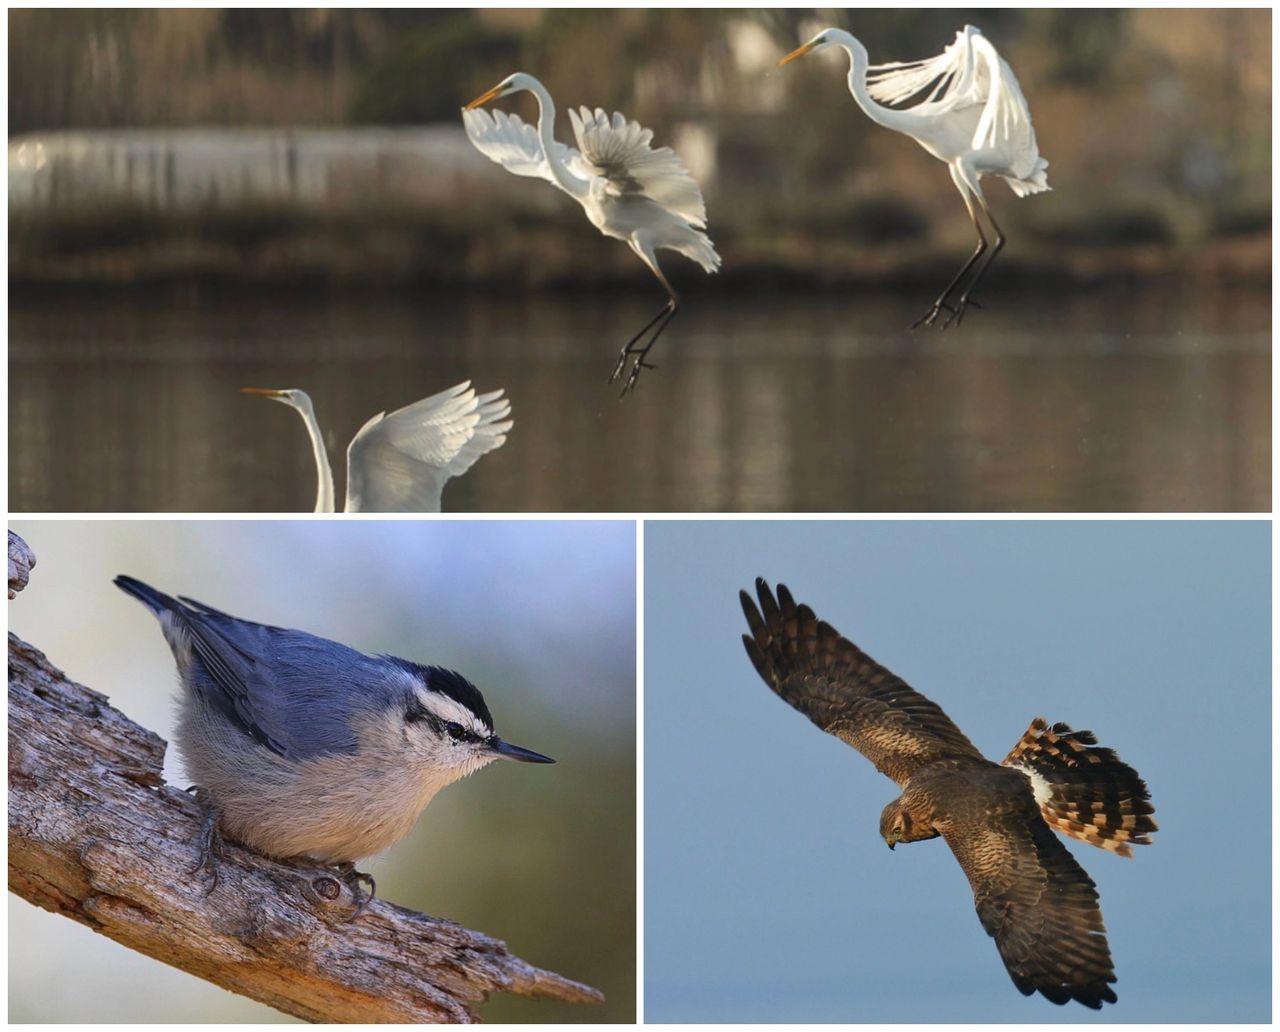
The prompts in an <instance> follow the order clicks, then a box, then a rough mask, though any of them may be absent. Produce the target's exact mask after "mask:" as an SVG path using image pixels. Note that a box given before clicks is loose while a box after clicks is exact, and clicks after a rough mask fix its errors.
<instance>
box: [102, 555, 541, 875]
mask: <svg viewBox="0 0 1280 1032" xmlns="http://www.w3.org/2000/svg"><path fill="white" fill-rule="evenodd" d="M115 584H116V586H117V587H119V588H120V589H121V590H123V591H126V592H128V593H129V594H130V595H133V596H134V597H135V598H137V599H139V600H140V601H141V602H142V603H143V604H144V605H145V606H146V607H147V608H148V609H150V610H151V611H152V612H153V613H154V614H155V615H156V617H157V618H158V619H159V621H160V627H161V630H162V631H163V632H164V636H165V640H166V641H168V643H169V648H170V649H172V650H173V655H174V659H175V660H176V661H177V665H178V673H179V675H180V676H181V678H182V685H183V689H184V690H183V692H182V697H181V707H180V716H179V721H178V729H177V735H176V738H177V743H178V747H179V749H180V750H181V752H182V756H183V759H184V761H185V763H186V767H187V771H188V773H189V775H190V776H191V777H192V778H193V779H194V780H195V782H196V784H197V785H198V786H199V788H200V789H201V790H202V791H203V795H204V797H205V798H206V799H207V800H208V801H209V802H210V803H211V804H212V807H213V811H214V813H215V814H216V820H217V822H218V825H220V827H221V829H222V830H223V831H224V832H225V833H226V834H227V835H228V836H229V837H231V838H232V839H234V840H235V841H237V842H241V843H243V844H244V845H247V846H249V847H251V848H253V849H255V850H257V851H259V852H261V853H264V854H266V855H267V856H271V857H277V858H281V859H286V858H292V857H310V858H313V859H315V860H319V861H321V862H323V863H327V864H334V865H338V866H340V867H342V868H345V869H346V873H347V874H350V873H351V871H352V870H353V862H354V861H356V860H358V859H361V858H363V857H368V856H372V855H373V854H375V853H379V852H381V851H383V850H384V849H387V848H388V847H390V846H391V845H393V844H394V843H396V842H398V841H399V840H400V839H401V838H403V837H404V836H405V835H406V834H407V833H408V832H409V830H410V829H411V828H412V827H413V825H414V823H415V822H416V821H417V819H418V815H419V814H420V813H421V812H422V810H423V809H424V808H425V807H426V805H427V804H428V803H429V802H431V799H432V797H433V796H435V794H436V793H437V792H438V791H440V789H442V788H444V787H445V786H446V785H449V784H452V783H453V782H455V781H457V780H459V779H460V778H463V777H465V776H466V775H468V774H470V773H471V772H472V771H475V770H479V769H480V768H481V767H484V766H485V765H487V764H489V763H491V762H492V761H494V760H497V759H509V760H521V761H524V762H526V763H554V762H555V761H554V760H552V759H549V758H548V757H546V756H542V755H540V754H539V753H536V752H530V751H529V750H528V749H521V748H520V747H519V746H516V745H510V744H508V743H507V742H504V741H503V740H502V739H501V738H499V737H498V736H497V735H496V734H494V732H493V718H492V717H491V716H490V715H489V708H488V706H486V705H485V701H484V696H482V695H481V694H480V691H479V689H477V688H476V687H475V686H474V685H473V684H471V683H470V682H469V681H468V680H467V679H466V678H464V677H463V676H462V675H461V674H457V673H454V672H453V671H450V670H444V669H442V668H440V667H435V666H419V665H418V664H417V663H411V662H409V661H408V660H404V659H396V658H395V657H394V656H367V655H365V654H363V653H361V652H357V651H355V650H354V649H350V648H347V646H345V645H339V644H338V643H337V642H334V641H328V640H327V639H325V638H318V637H316V636H315V635H313V634H307V633H306V632H305V631H293V630H287V629H285V628H282V627H269V626H267V625H265V624H259V623H252V622H250V621H248V620H239V619H237V618H236V617H234V616H228V615H227V614H226V613H221V612H219V611H218V610H216V609H212V608H210V607H209V606H206V605H204V604H202V603H200V602H196V601H194V600H192V599H189V598H181V597H180V598H178V599H174V598H170V597H169V596H168V595H165V594H162V593H161V592H159V591H156V590H155V589H154V588H151V587H149V586H148V585H146V584H143V583H142V582H141V581H138V580H135V579H134V578H132V577H124V576H121V577H117V578H116V579H115ZM207 833H208V834H209V835H211V836H212V835H213V833H214V828H213V826H212V825H211V826H210V828H209V829H208V831H207ZM205 859H206V861H207V860H208V857H206V858H205ZM361 877H363V878H365V879H366V880H370V879H367V876H361ZM370 881H371V880H370Z"/></svg>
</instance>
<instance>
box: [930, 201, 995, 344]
mask: <svg viewBox="0 0 1280 1032" xmlns="http://www.w3.org/2000/svg"><path fill="white" fill-rule="evenodd" d="M978 203H979V204H980V205H982V213H983V214H984V215H985V216H986V217H987V221H988V222H990V223H991V228H992V229H994V230H995V231H996V242H995V244H994V245H993V246H992V248H991V253H990V254H989V255H988V256H987V260H986V261H985V262H983V263H982V264H981V265H979V266H978V271H977V272H975V273H974V274H973V279H971V280H970V281H969V285H968V286H967V287H965V288H964V292H963V293H962V294H961V295H960V296H959V297H958V298H957V299H956V307H955V310H954V312H953V313H952V314H951V316H950V318H948V319H947V321H946V322H944V323H943V324H942V325H943V327H944V328H945V327H947V326H949V325H951V323H952V321H954V322H955V323H956V324H957V325H959V323H960V320H961V319H962V318H964V310H965V308H966V307H967V306H969V305H973V307H974V308H981V307H982V306H981V305H980V304H978V302H976V301H971V300H969V295H970V294H972V293H973V288H974V287H976V286H977V285H978V281H979V280H981V279H982V277H983V276H985V275H986V274H987V270H988V269H989V268H991V265H992V263H993V262H994V261H995V260H996V255H998V254H999V253H1000V251H1001V249H1002V248H1003V247H1004V243H1005V239H1006V238H1005V235H1004V233H1003V232H1001V230H1000V224H999V223H998V222H996V220H995V219H993V218H992V217H991V209H990V208H988V207H987V202H986V201H985V200H984V199H983V198H982V196H981V195H979V196H978Z"/></svg>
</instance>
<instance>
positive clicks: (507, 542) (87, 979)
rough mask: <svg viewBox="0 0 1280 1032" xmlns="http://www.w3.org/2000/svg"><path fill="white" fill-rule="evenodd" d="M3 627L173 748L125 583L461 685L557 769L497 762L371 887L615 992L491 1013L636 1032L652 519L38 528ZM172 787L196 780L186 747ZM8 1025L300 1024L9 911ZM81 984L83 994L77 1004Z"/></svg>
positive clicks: (402, 846) (22, 526)
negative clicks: (460, 676) (645, 543)
mask: <svg viewBox="0 0 1280 1032" xmlns="http://www.w3.org/2000/svg"><path fill="white" fill-rule="evenodd" d="M11 526H12V528H13V529H14V530H16V531H17V532H18V533H19V534H21V535H22V537H23V538H24V539H25V540H26V541H27V543H28V544H29V545H30V546H31V547H32V548H33V549H34V551H35V553H36V558H37V561H38V565H37V567H36V569H35V570H34V571H33V573H32V578H31V583H30V585H29V586H28V588H27V589H26V590H25V591H24V592H23V593H22V594H21V595H19V596H18V597H17V599H16V600H15V601H14V602H12V603H11V604H10V609H9V626H10V629H11V630H12V631H13V632H14V633H16V634H18V635H19V636H20V637H22V638H23V639H24V640H26V641H28V642H30V643H31V644H32V645H35V646H36V647H37V648H40V649H41V650H43V651H44V652H45V654H46V655H47V656H48V657H49V659H50V661H52V662H53V663H54V665H55V666H58V667H59V668H61V669H62V670H63V671H65V672H66V674H67V675H68V676H69V677H71V678H73V679H75V680H77V681H80V682H82V683H84V684H86V685H88V686H89V687H91V688H94V689H96V690H98V691H100V692H103V693H105V694H106V695H108V696H109V697H110V699H111V703H112V705H114V706H116V707H117V708H118V709H121V710H122V711H123V712H124V713H125V714H127V715H128V716H129V717H131V718H132V719H133V720H135V721H137V722H138V723H140V724H142V725H144V726H146V727H149V728H151V729H152V730H154V731H156V732H157V733H159V734H160V735H162V736H163V737H166V738H168V737H170V736H171V734H172V725H173V715H174V703H173V695H174V691H175V685H176V677H177V675H176V673H175V669H174V664H173V659H172V656H171V654H170V652H169V649H168V647H167V646H166V644H165V642H164V639H163V637H162V635H161V634H160V630H159V627H158V625H157V624H156V622H155V620H154V618H153V617H152V616H151V615H150V614H149V613H148V612H147V611H146V610H145V609H144V608H143V607H142V606H140V605H138V604H137V603H136V602H134V601H133V600H132V599H130V598H128V597H127V596H125V595H124V594H122V593H121V592H120V591H119V590H118V589H117V588H115V587H114V586H113V585H112V583H111V580H112V578H113V577H114V576H115V575H116V574H118V573H124V572H127V573H130V574H133V575H135V576H137V577H139V578H140V579H142V580H144V581H147V582H148V583H150V584H153V585H154V586H156V587H157V588H160V589H162V590H164V591H169V592H175V593H176V592H182V593H184V594H189V595H191V596H192V597H194V598H198V599H200V600H201V601H203V602H207V603H209V604H210V605H213V606H216V607H219V608H222V609H225V610H227V611H229V612H231V613H233V614H235V615H237V616H241V617H244V618H246V619H252V620H259V621H263V622H268V623H276V624H283V625H286V626H290V627H298V628H301V629H303V630H306V631H310V632H312V633H314V634H319V635H323V636H325V637H329V638H332V639H334V640H337V641H341V642H343V643H345V644H349V645H351V646H353V647H355V648H357V649H360V650H361V651H365V652H371V653H378V652H386V653H390V654H393V655H399V656H403V657H405V658H407V659H413V660H417V661H419V662H426V663H436V664H441V665H445V666H449V667H452V668H454V669H457V670H459V671H462V672H463V673H464V674H465V675H466V676H467V677H468V678H469V679H471V680H472V681H474V683H475V684H476V685H477V686H479V687H480V689H481V690H482V691H483V692H484V695H485V700H486V702H488V704H489V708H490V709H491V710H492V712H493V715H494V721H495V724H496V727H497V729H498V731H499V733H500V734H502V735H503V737H504V738H509V740H511V741H513V742H516V743H518V744H522V745H525V746H527V747H528V748H532V749H536V750H540V751H543V752H545V753H546V754H548V755H550V756H552V757H554V758H555V759H556V760H557V761H558V762H557V763H556V764H555V765H554V766H549V767H541V768H530V767H528V766H527V765H525V766H522V765H520V764H500V765H494V766H492V767H489V768H487V769H485V770H483V771H481V772H479V773H477V774H476V775H474V776H473V777H470V778H467V779H465V780H463V781H461V782H459V783H458V784H456V785H453V786H451V787H450V788H448V789H447V790H445V791H444V792H442V793H441V794H440V795H439V796H438V797H437V798H436V799H435V800H434V801H433V802H432V804H431V806H430V807H429V808H428V810H427V811H426V813H425V814H424V815H423V817H422V818H421V819H420V821H419V822H418V825H417V826H416V827H415V829H414V831H413V832H412V833H411V834H410V835H409V836H408V837H407V838H406V839H404V840H403V841H401V842H400V843H399V844H397V845H396V846H394V847H393V848H392V849H391V850H390V851H389V852H388V853H387V854H385V855H384V856H383V857H382V858H379V859H375V860H373V861H372V862H368V863H365V864H362V865H361V869H362V870H368V871H370V872H371V873H372V874H373V875H374V877H375V878H376V879H377V883H378V895H379V896H381V897H383V898H385V899H387V900H390V901H391V902H394V903H397V904H400V905H402V906H406V907H411V908H414V909H418V910H422V911H425V912H426V913H429V914H433V915H436V916H440V917H446V918H449V919H451V920H455V921H459V922H461V923H462V924H464V925H466V926H468V927H470V928H474V929H477V930H479V931H482V932H485V933H486V934H489V935H492V936H494V937H495V938H498V939H501V940H503V941H505V942H506V943H507V945H508V946H509V947H510V948H511V950H512V952H513V953H515V954H516V955H517V956H519V957H522V958H523V959H525V960H527V961H529V962H530V963H532V964H535V965H537V966H539V967H543V968H549V969H551V970H553V971H558V972H560V973H561V974H564V975H567V976H569V977H571V978H576V979H580V980H582V981H585V982H587V983H589V984H591V985H594V986H596V987H598V988H600V989H602V990H603V991H604V993H605V994H606V996H607V997H608V1002H607V1004H606V1005H605V1006H603V1007H571V1006H568V1005H565V1004H560V1003H552V1002H547V1001H531V1000H527V999H523V998H520V997H515V996H511V995H508V994H497V995H495V996H494V997H492V998H491V999H490V1000H489V1002H487V1003H486V1004H484V1005H482V1007H481V1013H482V1015H483V1016H484V1017H485V1018H486V1020H489V1021H519V1022H533V1021H537V1022H543V1021H553V1022H579V1021H585V1022H601V1021H605V1022H631V1021H634V1019H635V968H636V964H635V961H636V924H635V872H636V851H635V826H636V809H635V798H636V785H635V732H636V726H635V719H636V701H635V525H634V523H632V522H630V521H615V522H572V523H569V522H550V521H547V522H490V521H479V522H469V523H464V522H457V521H434V522H429V523H428V522H423V523H414V522H387V521H359V522H344V521H338V522H335V521H325V522H314V521H308V522H306V523H302V522H279V521H264V522H254V523H241V522H219V523H200V522H182V523H178V522H145V523H141V522H127V523H126V522H94V523H83V522H65V521H64V522H24V521H18V522H16V523H15V524H12V525H11ZM165 775H166V778H167V780H169V781H170V782H172V783H175V784H178V785H181V786H185V785H186V783H187V782H186V781H185V780H183V772H182V769H181V763H180V761H179V759H178V757H177V756H176V753H175V751H174V750H172V749H171V750H170V753H169V755H168V757H167V758H166V767H165ZM9 944H10V950H9V986H10V993H9V1018H10V1020H13V1021H46V1022H47V1021H57V1022H77V1021H94V1022H99V1021H105V1022H113V1021H134V1022H137V1021H180V1022H181V1021H195V1022H220V1021H283V1020H287V1019H286V1018H284V1016H282V1015H280V1014H278V1013H277V1012H275V1011H274V1010H271V1009H269V1008H267V1007H264V1006H261V1005H258V1004H255V1003H252V1002H250V1001H248V1000H245V999H243V998H242V997H238V996H234V995H232V994H231V993H228V992H225V991H223V990H222V989H219V988H217V987H215V986H212V985H210V984H209V983H207V982H204V981H201V980H200V979H197V978H195V977H194V976H191V975H187V974H184V973H183V972H180V971H177V970H175V969H173V968H170V967H167V966H165V965H163V964H161V963H159V962H157V961H153V960H151V959H150V958H148V957H144V956H142V955H141V954H137V953H133V952H131V951H129V950H127V949H125V948H124V947H121V946H118V945H117V944H115V943H114V942H112V941H110V940H109V939H106V938H104V937H102V936H99V935H95V934H94V933H93V932H91V931H90V930H89V929H87V928H84V927H82V926H80V925H78V924H75V923H74V922H71V921H68V920H64V919H61V918H58V917H56V916H54V915H52V914H49V913H46V912H45V911H43V910H40V909H37V908H35V907H33V906H30V905H29V904H27V903H25V902H23V901H21V900H19V899H17V898H16V897H13V896H11V897H10V899H9ZM69 970H72V971H75V973H76V975H75V979H76V986H77V988H76V991H75V992H73V993H71V992H67V991H66V977H67V972H68V971H69Z"/></svg>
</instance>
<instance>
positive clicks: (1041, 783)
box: [1009, 763, 1053, 806]
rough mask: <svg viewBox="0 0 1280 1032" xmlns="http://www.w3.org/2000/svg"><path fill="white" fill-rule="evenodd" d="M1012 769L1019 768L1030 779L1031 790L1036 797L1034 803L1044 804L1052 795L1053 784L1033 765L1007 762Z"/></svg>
mask: <svg viewBox="0 0 1280 1032" xmlns="http://www.w3.org/2000/svg"><path fill="white" fill-rule="evenodd" d="M1009 766H1010V767H1012V768H1013V769H1014V770H1020V771H1022V773H1023V774H1025V775H1026V776H1027V777H1029V778H1030V779H1031V791H1032V794H1034V795H1035V797H1036V805H1037V806H1044V804H1045V803H1047V802H1048V801H1049V800H1050V799H1051V798H1052V797H1053V786H1052V785H1050V784H1049V782H1048V781H1046V780H1045V778H1044V776H1043V775H1042V774H1041V773H1040V772H1039V771H1037V770H1036V769H1035V768H1033V767H1028V766H1026V765H1024V764H1021V763H1011V764H1009Z"/></svg>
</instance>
